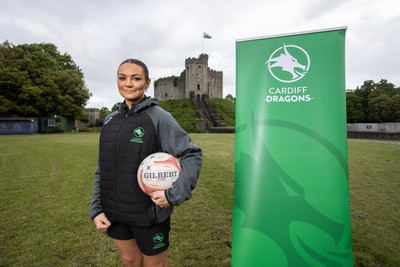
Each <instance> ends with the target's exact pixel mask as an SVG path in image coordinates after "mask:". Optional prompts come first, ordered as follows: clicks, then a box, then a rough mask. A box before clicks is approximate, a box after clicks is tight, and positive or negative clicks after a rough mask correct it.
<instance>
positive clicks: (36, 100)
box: [0, 41, 400, 123]
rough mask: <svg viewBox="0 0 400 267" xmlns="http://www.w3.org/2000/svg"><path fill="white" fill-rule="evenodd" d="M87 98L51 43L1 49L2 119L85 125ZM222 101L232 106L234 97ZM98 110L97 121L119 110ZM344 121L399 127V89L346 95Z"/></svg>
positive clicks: (375, 86) (376, 86) (370, 85)
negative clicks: (59, 119) (52, 118)
mask: <svg viewBox="0 0 400 267" xmlns="http://www.w3.org/2000/svg"><path fill="white" fill-rule="evenodd" d="M90 97H91V93H90V92H89V89H88V88H87V87H86V84H85V80H84V75H83V72H82V70H81V69H80V68H79V67H78V66H77V65H76V64H75V62H74V61H73V60H72V57H71V56H70V55H69V54H67V53H64V54H61V53H60V52H59V51H58V49H57V47H56V46H55V45H54V44H50V43H41V44H21V45H13V44H12V43H10V42H8V41H5V42H3V43H2V44H0V114H1V115H3V116H5V115H18V116H21V117H49V116H54V115H57V116H62V117H65V118H71V119H77V120H82V121H87V119H88V114H87V113H86V112H85V105H86V103H87V101H88V100H89V98H90ZM226 99H228V100H230V101H232V102H233V103H235V102H236V99H235V98H234V97H233V96H232V95H230V94H229V95H227V96H226ZM117 106H118V103H117V104H115V105H114V106H113V107H112V109H111V110H109V109H108V108H106V107H103V108H101V109H100V113H101V117H103V118H104V117H105V115H107V114H108V113H109V112H111V111H114V110H116V109H117ZM346 107H347V122H348V123H363V122H376V123H380V122H399V121H400V88H399V87H395V85H394V84H392V83H390V82H388V81H387V80H384V79H382V80H381V81H379V82H378V83H375V82H374V81H372V80H368V81H365V82H364V84H363V85H362V86H360V87H358V88H357V89H355V90H348V91H347V92H346Z"/></svg>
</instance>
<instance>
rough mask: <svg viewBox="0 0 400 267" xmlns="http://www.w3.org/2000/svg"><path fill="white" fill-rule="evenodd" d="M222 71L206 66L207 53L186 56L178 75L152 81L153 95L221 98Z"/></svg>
mask: <svg viewBox="0 0 400 267" xmlns="http://www.w3.org/2000/svg"><path fill="white" fill-rule="evenodd" d="M222 76H223V74H222V71H216V70H212V69H210V68H209V67H208V55H206V54H201V55H200V56H199V58H187V59H186V60H185V70H184V71H182V73H181V75H180V76H170V77H166V78H160V79H158V80H156V81H155V82H154V97H155V98H158V99H159V100H167V99H184V98H188V99H197V100H204V99H208V98H223V94H222Z"/></svg>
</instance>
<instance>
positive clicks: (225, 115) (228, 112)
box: [211, 98, 235, 126]
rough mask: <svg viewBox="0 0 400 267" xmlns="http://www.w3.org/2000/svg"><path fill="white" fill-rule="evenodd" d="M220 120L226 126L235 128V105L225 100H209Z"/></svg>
mask: <svg viewBox="0 0 400 267" xmlns="http://www.w3.org/2000/svg"><path fill="white" fill-rule="evenodd" d="M211 101H212V102H213V103H214V105H215V108H216V109H217V112H218V114H219V116H220V117H221V119H222V120H223V121H224V122H225V123H226V124H227V125H228V126H235V104H233V103H232V102H231V101H229V100H227V99H222V98H214V99H211Z"/></svg>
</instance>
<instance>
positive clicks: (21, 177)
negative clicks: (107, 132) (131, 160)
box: [0, 133, 400, 267]
mask: <svg viewBox="0 0 400 267" xmlns="http://www.w3.org/2000/svg"><path fill="white" fill-rule="evenodd" d="M191 136H192V138H193V140H194V141H195V143H197V144H198V145H199V146H200V147H201V148H202V149H203V154H204V158H203V159H204V162H203V169H202V172H201V177H200V180H199V183H198V186H197V188H196V190H195V191H194V193H193V198H192V199H191V200H190V201H188V202H186V203H184V204H183V205H182V206H179V207H177V208H176V209H175V212H174V215H173V216H172V230H171V248H170V266H172V267H174V266H178V267H180V266H196V267H197V266H208V267H211V266H229V258H230V248H229V246H227V242H229V241H230V240H231V224H232V221H231V220H232V207H233V169H234V162H233V161H234V157H233V156H234V155H233V154H234V135H233V134H192V135H191ZM97 147H98V133H79V134H52V135H18V136H0V185H1V186H0V218H1V220H0V228H1V243H0V266H121V265H120V259H119V255H118V253H117V252H116V251H115V247H114V246H113V244H112V242H111V241H110V239H109V238H107V237H106V236H105V234H104V232H101V231H96V230H95V228H94V225H93V223H92V222H91V220H90V219H89V218H88V217H87V213H88V210H89V206H90V200H91V191H92V184H93V173H94V171H95V168H96V161H97ZM398 166H400V145H399V143H397V144H390V143H383V142H377V141H363V140H349V167H350V168H349V170H350V194H351V211H352V228H353V250H354V258H355V261H354V262H355V265H356V266H400V256H399V253H398V250H399V240H400V227H399V226H400V219H399V218H400V214H399V213H400V212H399V211H400V207H399V203H400V195H399V189H400V174H399V167H398Z"/></svg>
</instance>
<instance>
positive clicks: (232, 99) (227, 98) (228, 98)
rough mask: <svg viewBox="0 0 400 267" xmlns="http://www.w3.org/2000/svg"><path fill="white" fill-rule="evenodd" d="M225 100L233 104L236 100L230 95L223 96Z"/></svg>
mask: <svg viewBox="0 0 400 267" xmlns="http://www.w3.org/2000/svg"><path fill="white" fill-rule="evenodd" d="M225 99H226V100H229V101H231V102H232V103H233V104H235V103H236V98H234V97H233V96H232V95H231V94H228V95H227V96H225Z"/></svg>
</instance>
